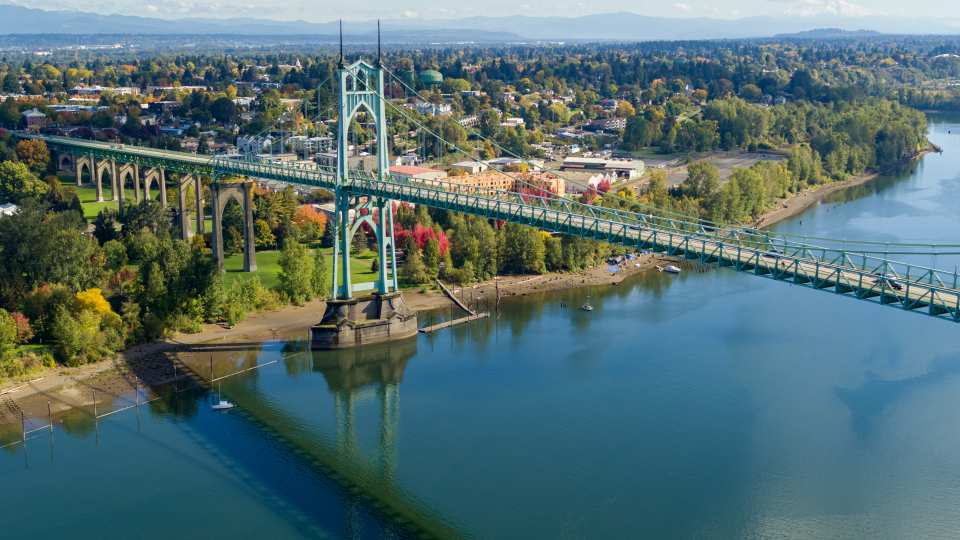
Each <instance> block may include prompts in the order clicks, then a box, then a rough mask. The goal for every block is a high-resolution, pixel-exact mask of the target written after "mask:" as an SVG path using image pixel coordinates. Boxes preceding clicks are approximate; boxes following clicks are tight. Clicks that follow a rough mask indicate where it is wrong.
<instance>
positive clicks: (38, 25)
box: [0, 5, 960, 43]
mask: <svg viewBox="0 0 960 540" xmlns="http://www.w3.org/2000/svg"><path fill="white" fill-rule="evenodd" d="M375 28H376V23H375V22H374V21H360V22H357V21H350V22H348V23H345V25H344V31H345V34H346V36H347V39H348V40H357V39H360V38H362V39H369V38H370V36H372V35H373V32H374V31H375ZM383 28H384V40H385V41H386V42H393V43H403V42H414V41H416V42H432V41H438V42H516V41H564V40H591V41H597V40H604V41H657V40H696V39H718V38H720V39H724V38H726V39H729V38H751V37H771V36H774V35H785V36H791V37H805V38H810V39H823V38H826V37H858V36H862V37H868V36H871V35H876V33H878V32H885V33H896V34H956V33H960V19H950V18H940V19H910V18H904V17H900V18H894V17H838V16H816V17H792V18H775V17H747V18H743V19H736V20H731V19H710V18H697V17H688V18H669V17H649V16H645V15H639V14H636V13H629V12H620V13H600V14H594V15H585V16H582V17H528V16H496V17H469V18H461V19H395V20H384V21H383ZM0 34H86V35H91V34H135V35H143V34H170V35H172V34H180V35H184V34H186V35H199V34H208V35H209V34H224V35H261V36H265V35H315V36H327V37H328V38H329V36H336V35H337V23H336V22H324V23H312V22H307V21H274V20H267V19H251V18H233V19H201V18H186V19H177V20H168V19H156V18H149V17H136V16H127V15H99V14H95V13H85V12H79V11H45V10H39V9H30V8H25V7H20V6H13V5H0Z"/></svg>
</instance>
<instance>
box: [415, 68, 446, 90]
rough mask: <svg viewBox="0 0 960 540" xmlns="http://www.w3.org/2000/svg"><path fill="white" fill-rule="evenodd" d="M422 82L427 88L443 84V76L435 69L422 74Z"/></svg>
mask: <svg viewBox="0 0 960 540" xmlns="http://www.w3.org/2000/svg"><path fill="white" fill-rule="evenodd" d="M420 82H422V83H423V84H425V85H427V86H436V85H439V84H443V74H442V73H440V72H439V71H437V70H435V69H428V70H426V71H421V72H420Z"/></svg>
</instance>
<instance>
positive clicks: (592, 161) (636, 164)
mask: <svg viewBox="0 0 960 540" xmlns="http://www.w3.org/2000/svg"><path fill="white" fill-rule="evenodd" d="M645 168H646V166H645V165H644V163H643V161H642V160H639V159H604V158H590V157H568V158H566V159H564V160H563V164H562V165H561V166H560V170H561V171H588V172H592V173H610V174H614V175H616V177H617V178H623V179H627V180H633V179H634V178H639V177H641V176H643V171H644V169H645Z"/></svg>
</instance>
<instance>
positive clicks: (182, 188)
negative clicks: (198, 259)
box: [177, 174, 204, 240]
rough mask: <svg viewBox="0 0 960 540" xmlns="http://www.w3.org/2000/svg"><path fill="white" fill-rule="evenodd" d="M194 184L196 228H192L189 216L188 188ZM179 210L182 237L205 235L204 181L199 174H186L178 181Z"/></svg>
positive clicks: (184, 238) (185, 238) (183, 238)
mask: <svg viewBox="0 0 960 540" xmlns="http://www.w3.org/2000/svg"><path fill="white" fill-rule="evenodd" d="M191 185H192V186H193V191H194V194H193V196H194V204H195V206H194V216H195V220H194V228H193V230H192V231H191V230H190V219H189V218H188V216H187V190H188V189H189V188H190V186H191ZM177 211H178V212H179V215H180V238H181V239H182V240H189V239H190V237H192V236H193V235H195V234H199V235H203V233H204V230H203V228H204V227H203V182H202V181H201V179H200V177H199V176H195V175H192V174H186V175H183V176H181V177H180V179H179V181H178V183H177Z"/></svg>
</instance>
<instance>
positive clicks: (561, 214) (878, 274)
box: [17, 133, 960, 322]
mask: <svg viewBox="0 0 960 540" xmlns="http://www.w3.org/2000/svg"><path fill="white" fill-rule="evenodd" d="M17 136H19V137H25V138H41V139H44V140H45V141H47V143H48V145H50V146H51V147H53V148H55V149H58V150H62V151H66V152H72V153H76V154H82V155H92V156H95V157H100V158H106V159H115V160H117V161H121V162H136V163H140V164H145V165H148V166H155V167H164V168H167V169H169V170H173V171H178V172H186V173H192V174H205V175H209V176H213V177H215V178H216V177H221V178H222V177H225V176H232V175H237V176H248V177H253V178H262V179H269V180H275V181H280V182H286V183H290V184H295V185H304V186H310V187H320V188H327V189H331V190H333V189H339V190H341V191H346V192H347V193H349V194H351V195H358V196H363V195H366V196H374V197H382V198H385V199H393V200H398V201H406V202H410V203H414V204H424V205H427V206H434V207H439V208H444V209H449V210H454V211H458V212H463V213H468V214H474V215H479V216H484V217H488V218H492V219H497V220H502V221H510V222H516V223H522V224H526V225H531V226H535V227H538V228H541V229H545V230H549V231H553V232H558V233H564V234H572V235H577V236H581V237H586V238H593V239H597V240H603V241H608V242H614V243H618V244H622V245H627V246H633V247H637V248H643V249H652V250H656V251H663V252H667V253H670V254H675V255H682V256H685V257H688V258H696V259H699V260H700V261H702V262H704V263H714V264H719V265H722V266H729V267H732V268H734V269H736V270H739V271H745V272H750V273H752V274H756V275H760V276H765V277H769V278H773V279H779V280H789V281H792V282H794V283H797V284H801V285H806V286H809V287H810V288H813V289H820V290H830V291H833V292H835V293H839V294H844V295H849V296H853V297H856V298H859V299H863V300H870V299H873V300H874V301H876V302H878V303H879V304H882V305H890V306H894V307H900V308H902V309H906V310H910V311H921V312H923V313H926V314H928V315H932V316H936V317H938V318H942V319H947V320H952V321H954V322H960V289H958V288H957V286H956V283H954V284H953V286H947V285H945V283H944V282H945V280H944V279H942V275H944V274H945V273H942V272H940V271H935V270H931V269H920V268H919V267H918V268H917V269H920V270H925V274H924V275H922V276H918V275H916V274H917V272H914V277H910V276H911V267H910V266H906V276H903V275H900V274H898V273H897V272H892V273H891V272H888V271H883V270H881V271H878V270H876V269H870V268H867V265H866V264H865V263H864V264H863V265H862V266H857V265H853V264H850V263H849V262H844V260H839V259H838V260H833V261H831V260H827V258H826V257H817V256H813V255H810V254H809V251H808V250H806V249H797V250H794V253H776V252H771V250H770V246H769V245H758V244H757V243H756V241H755V240H754V241H753V242H743V241H739V240H738V239H736V238H729V237H726V238H725V237H721V235H720V234H719V233H717V232H709V231H706V230H704V229H703V228H700V230H692V231H691V230H684V229H683V228H682V227H683V226H685V225H683V224H682V223H681V224H680V225H676V224H674V222H673V221H672V220H669V219H663V218H658V217H657V216H653V215H649V216H647V215H642V214H632V213H628V212H621V211H617V210H613V209H607V208H601V207H591V206H588V205H582V204H579V203H574V202H572V201H568V200H562V199H560V200H553V201H550V200H543V199H537V198H533V200H532V201H531V202H528V201H527V200H525V199H524V198H522V197H520V196H519V195H517V194H504V193H499V194H497V193H490V192H474V193H468V192H465V191H466V189H465V188H463V187H462V186H457V185H455V184H451V183H440V182H429V183H421V182H416V181H409V180H404V179H399V178H394V177H389V176H388V177H386V178H382V179H380V178H375V177H373V176H372V175H371V174H370V173H369V172H363V171H356V172H351V173H350V174H351V176H352V177H351V178H350V179H348V180H347V181H345V182H343V183H341V184H340V185H339V186H338V184H337V179H336V175H335V174H333V173H332V171H327V170H324V169H319V168H316V167H296V166H292V165H281V164H271V163H260V162H250V161H241V160H230V159H225V158H223V157H215V156H200V155H196V154H188V153H184V152H174V151H169V150H158V149H153V148H144V147H137V146H129V145H118V144H111V143H103V142H96V141H86V140H82V139H72V138H66V137H51V136H41V135H31V134H23V133H18V134H17ZM686 225H689V223H688V224H686ZM843 258H844V259H845V258H846V257H845V256H844V257H843ZM877 260H879V261H880V262H881V264H880V266H878V268H889V267H890V266H889V264H888V261H885V260H883V259H877ZM892 263H894V264H901V263H896V262H895V261H892ZM891 279H893V280H894V281H891ZM893 283H896V284H897V286H899V287H900V289H897V288H896V286H894V284H893Z"/></svg>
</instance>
